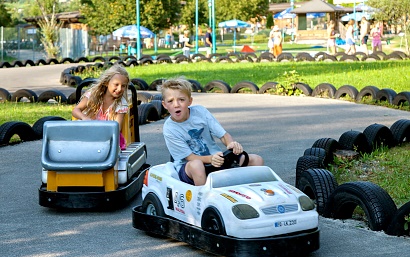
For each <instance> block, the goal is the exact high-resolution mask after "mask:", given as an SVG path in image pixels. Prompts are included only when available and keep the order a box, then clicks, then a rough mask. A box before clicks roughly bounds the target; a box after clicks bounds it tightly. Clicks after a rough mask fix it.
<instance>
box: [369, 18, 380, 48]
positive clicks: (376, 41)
mask: <svg viewBox="0 0 410 257" xmlns="http://www.w3.org/2000/svg"><path fill="white" fill-rule="evenodd" d="M370 36H371V37H372V51H373V53H374V52H376V51H382V31H381V29H380V23H375V24H374V26H373V28H372V30H371V31H370Z"/></svg>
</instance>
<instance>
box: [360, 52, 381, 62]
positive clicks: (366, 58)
mask: <svg viewBox="0 0 410 257" xmlns="http://www.w3.org/2000/svg"><path fill="white" fill-rule="evenodd" d="M380 60H381V59H380V57H379V56H378V55H377V54H374V53H372V54H369V55H368V56H364V57H362V61H366V62H375V61H380Z"/></svg>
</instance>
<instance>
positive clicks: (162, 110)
mask: <svg viewBox="0 0 410 257" xmlns="http://www.w3.org/2000/svg"><path fill="white" fill-rule="evenodd" d="M150 103H151V104H152V105H154V107H155V109H156V110H157V112H158V117H162V115H164V114H165V110H166V109H165V108H164V106H162V101H161V100H151V102H150Z"/></svg>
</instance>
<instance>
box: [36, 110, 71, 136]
mask: <svg viewBox="0 0 410 257" xmlns="http://www.w3.org/2000/svg"><path fill="white" fill-rule="evenodd" d="M55 120H66V119H64V118H63V117H59V116H45V117H42V118H40V119H38V120H37V121H36V122H34V124H33V131H34V134H35V135H36V138H38V139H42V138H43V127H44V123H45V122H46V121H55Z"/></svg>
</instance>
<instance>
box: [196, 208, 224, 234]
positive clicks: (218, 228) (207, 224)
mask: <svg viewBox="0 0 410 257" xmlns="http://www.w3.org/2000/svg"><path fill="white" fill-rule="evenodd" d="M201 227H202V229H203V230H204V231H207V232H210V233H212V234H215V235H226V230H225V224H224V221H223V219H222V216H221V214H220V213H219V211H218V210H217V209H216V208H214V207H208V208H206V209H205V211H204V212H203V213H202V218H201Z"/></svg>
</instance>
